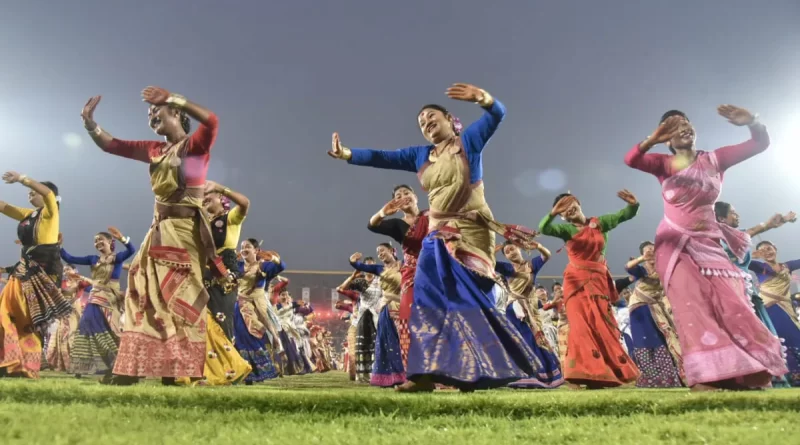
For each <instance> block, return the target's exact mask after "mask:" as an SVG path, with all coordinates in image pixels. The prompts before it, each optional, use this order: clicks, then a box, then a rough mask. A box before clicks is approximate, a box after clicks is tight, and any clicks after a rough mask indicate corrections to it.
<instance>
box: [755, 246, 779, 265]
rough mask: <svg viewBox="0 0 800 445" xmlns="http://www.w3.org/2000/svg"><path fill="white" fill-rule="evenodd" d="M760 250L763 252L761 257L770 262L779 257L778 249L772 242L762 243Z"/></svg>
mask: <svg viewBox="0 0 800 445" xmlns="http://www.w3.org/2000/svg"><path fill="white" fill-rule="evenodd" d="M758 251H759V252H760V253H761V257H762V258H764V259H765V260H767V261H769V262H773V261H775V259H776V258H778V249H776V248H775V246H773V245H772V244H762V245H761V247H759V248H758Z"/></svg>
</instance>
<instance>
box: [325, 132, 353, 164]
mask: <svg viewBox="0 0 800 445" xmlns="http://www.w3.org/2000/svg"><path fill="white" fill-rule="evenodd" d="M328 156H330V157H332V158H334V159H343V160H345V161H346V160H348V159H350V149H349V148H347V147H345V146H343V145H342V141H341V140H340V139H339V133H333V137H332V138H331V150H330V151H329V152H328Z"/></svg>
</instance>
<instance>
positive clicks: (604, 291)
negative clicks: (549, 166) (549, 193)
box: [539, 190, 639, 389]
mask: <svg viewBox="0 0 800 445" xmlns="http://www.w3.org/2000/svg"><path fill="white" fill-rule="evenodd" d="M617 196H619V198H620V199H622V200H623V201H625V202H626V203H627V204H628V205H627V206H626V207H625V208H624V209H622V210H620V211H619V212H617V213H611V214H608V215H603V216H600V217H592V218H587V217H586V216H584V215H583V211H582V210H581V204H580V201H578V199H577V198H576V197H575V196H573V195H571V194H569V193H563V194H561V195H558V196H557V197H556V199H555V201H554V202H553V209H552V210H551V211H550V213H548V214H547V215H546V216H545V217H544V218H543V219H542V222H541V223H540V224H539V230H541V232H542V234H544V235H549V236H553V237H556V238H560V239H562V240H564V241H565V242H566V243H567V244H566V247H567V256H568V257H569V263H568V264H567V268H566V269H565V270H564V297H563V298H564V305H565V306H566V313H567V318H569V337H568V338H567V351H566V362H565V363H564V367H563V372H564V378H565V379H566V380H567V381H568V382H569V383H570V384H572V385H573V386H571V387H572V388H574V387H575V385H579V386H583V385H585V386H586V387H587V388H588V389H599V388H604V387H613V386H619V385H623V384H625V383H629V382H632V381H634V380H636V378H637V377H638V376H639V370H638V369H637V367H636V365H635V364H634V363H633V362H632V361H631V359H630V357H628V354H626V353H625V351H624V350H623V348H622V345H621V344H620V342H619V339H620V335H621V334H620V331H619V327H618V326H617V323H616V320H615V319H614V318H613V313H612V307H611V305H612V304H614V303H616V302H617V298H618V293H617V289H616V287H615V285H614V280H613V279H612V278H611V274H610V273H609V271H608V266H607V264H606V259H605V256H606V248H607V247H608V232H610V231H611V230H613V229H614V228H616V227H617V226H618V225H619V224H621V223H623V222H625V221H628V220H630V219H631V218H633V217H634V216H636V213H637V212H638V210H639V202H638V201H637V200H636V197H635V196H634V195H633V193H631V192H629V191H627V190H622V191H620V192H619V193H617ZM556 215H560V216H561V217H562V218H563V219H564V220H565V221H567V224H553V219H554V218H555V217H556Z"/></svg>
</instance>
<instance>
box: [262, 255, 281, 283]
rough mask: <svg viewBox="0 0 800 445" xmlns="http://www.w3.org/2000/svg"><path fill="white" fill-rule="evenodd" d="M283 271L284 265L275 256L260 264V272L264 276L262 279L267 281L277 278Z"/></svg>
mask: <svg viewBox="0 0 800 445" xmlns="http://www.w3.org/2000/svg"><path fill="white" fill-rule="evenodd" d="M284 269H286V265H285V264H283V261H282V260H281V259H280V257H278V256H277V255H276V256H273V257H272V259H271V260H269V261H264V262H263V263H261V272H262V273H263V274H264V279H266V280H267V281H269V280H271V279H273V278H275V277H276V276H278V274H279V273H281V272H283V270H284Z"/></svg>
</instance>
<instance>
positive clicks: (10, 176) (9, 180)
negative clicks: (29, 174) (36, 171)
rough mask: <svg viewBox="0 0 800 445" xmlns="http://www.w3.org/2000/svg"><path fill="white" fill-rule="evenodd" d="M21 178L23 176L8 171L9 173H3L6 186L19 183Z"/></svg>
mask: <svg viewBox="0 0 800 445" xmlns="http://www.w3.org/2000/svg"><path fill="white" fill-rule="evenodd" d="M21 176H22V175H20V174H19V173H17V172H14V171H7V172H5V173H3V181H5V182H6V184H13V183H15V182H19V178H20V177H21Z"/></svg>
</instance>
